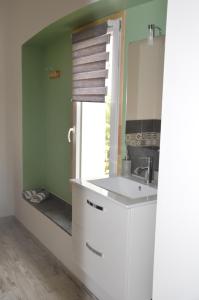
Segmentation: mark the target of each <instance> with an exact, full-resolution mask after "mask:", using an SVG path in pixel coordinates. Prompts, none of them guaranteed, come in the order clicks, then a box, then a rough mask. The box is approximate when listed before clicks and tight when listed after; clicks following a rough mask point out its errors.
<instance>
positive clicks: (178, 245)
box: [153, 0, 199, 300]
mask: <svg viewBox="0 0 199 300" xmlns="http://www.w3.org/2000/svg"><path fill="white" fill-rule="evenodd" d="M198 13H199V1H198V0H183V1H182V0H175V1H173V0H169V1H168V19H167V35H166V59H165V77H164V95H163V111H162V136H161V146H160V148H161V154H160V181H159V195H158V207H157V232H156V250H155V270H154V293H153V300H168V299H169V300H197V299H199V195H198V187H199V135H198V130H199V17H198V16H199V15H198Z"/></svg>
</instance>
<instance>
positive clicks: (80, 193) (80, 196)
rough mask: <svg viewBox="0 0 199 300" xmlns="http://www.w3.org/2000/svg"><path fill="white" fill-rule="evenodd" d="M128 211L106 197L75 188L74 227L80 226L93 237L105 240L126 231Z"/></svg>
mask: <svg viewBox="0 0 199 300" xmlns="http://www.w3.org/2000/svg"><path fill="white" fill-rule="evenodd" d="M127 216H128V210H126V209H124V208H123V207H121V206H119V205H117V204H115V203H113V202H112V201H110V200H108V199H106V198H105V197H103V196H101V195H98V194H97V193H94V192H92V191H90V190H87V189H85V188H81V187H79V186H76V185H75V186H74V187H73V218H72V220H73V221H72V222H73V227H74V226H75V224H77V225H78V226H80V227H81V228H82V229H84V230H85V232H87V233H88V232H90V234H92V236H93V237H94V236H97V237H98V236H99V235H102V236H104V239H109V238H112V237H113V236H115V235H117V234H118V237H119V232H122V231H123V230H125V226H126V222H127Z"/></svg>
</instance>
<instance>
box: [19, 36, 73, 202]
mask: <svg viewBox="0 0 199 300" xmlns="http://www.w3.org/2000/svg"><path fill="white" fill-rule="evenodd" d="M71 56H72V51H71V37H70V35H69V34H67V35H65V36H63V37H61V38H59V39H56V40H54V42H53V43H51V44H48V45H46V46H45V48H40V47H35V46H28V47H27V46H24V47H23V185H24V189H29V188H37V187H45V188H46V189H47V190H48V191H50V192H52V193H54V194H56V195H57V196H59V197H60V198H62V199H64V200H65V201H67V202H69V203H71V191H70V184H69V178H70V177H71V157H72V151H71V145H69V144H68V142H67V131H68V129H69V128H70V127H71V126H72V104H71V89H72V82H71V80H72V76H71V74H72V60H71ZM49 70H60V71H61V77H60V78H59V79H49V77H48V71H49Z"/></svg>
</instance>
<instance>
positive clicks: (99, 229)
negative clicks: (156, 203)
mask: <svg viewBox="0 0 199 300" xmlns="http://www.w3.org/2000/svg"><path fill="white" fill-rule="evenodd" d="M88 201H89V203H88ZM91 203H92V204H91ZM96 206H97V207H96ZM98 206H99V207H100V209H98ZM127 223H128V210H127V209H125V208H122V207H121V206H118V205H117V204H115V203H113V202H111V201H109V200H107V199H106V198H104V197H102V196H101V195H98V194H96V193H94V192H92V191H89V190H87V189H84V188H81V187H79V186H74V187H73V246H74V257H75V260H76V262H77V263H78V265H79V266H80V267H81V268H82V269H83V270H84V271H85V272H86V273H87V274H88V275H89V276H90V277H91V278H93V280H95V281H96V283H97V284H98V285H99V286H101V288H102V289H103V290H104V291H105V292H106V293H107V294H108V295H110V300H111V299H114V300H121V299H123V300H124V299H125V296H124V293H125V282H126V281H127V278H126V275H127V272H126V268H127V264H126V247H127Z"/></svg>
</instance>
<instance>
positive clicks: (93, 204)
mask: <svg viewBox="0 0 199 300" xmlns="http://www.w3.org/2000/svg"><path fill="white" fill-rule="evenodd" d="M87 203H88V204H89V205H90V206H92V207H94V208H96V209H98V210H104V208H103V206H100V205H97V204H95V203H93V202H91V201H90V200H88V199H87Z"/></svg>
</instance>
